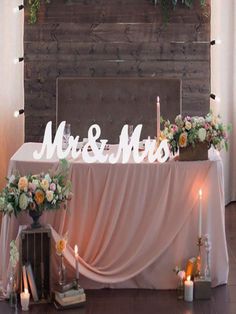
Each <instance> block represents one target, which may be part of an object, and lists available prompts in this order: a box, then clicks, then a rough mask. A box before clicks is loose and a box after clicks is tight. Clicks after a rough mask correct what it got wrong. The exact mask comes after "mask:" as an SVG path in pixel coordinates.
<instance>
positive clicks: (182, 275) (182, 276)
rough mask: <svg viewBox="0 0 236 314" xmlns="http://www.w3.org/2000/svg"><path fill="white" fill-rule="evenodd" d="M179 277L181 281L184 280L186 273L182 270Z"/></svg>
mask: <svg viewBox="0 0 236 314" xmlns="http://www.w3.org/2000/svg"><path fill="white" fill-rule="evenodd" d="M178 277H179V278H180V279H181V280H184V277H185V271H184V270H180V271H179V272H178Z"/></svg>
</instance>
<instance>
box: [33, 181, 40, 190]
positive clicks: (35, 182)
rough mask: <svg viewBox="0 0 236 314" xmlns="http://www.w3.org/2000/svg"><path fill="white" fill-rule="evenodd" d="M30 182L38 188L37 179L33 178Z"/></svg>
mask: <svg viewBox="0 0 236 314" xmlns="http://www.w3.org/2000/svg"><path fill="white" fill-rule="evenodd" d="M32 183H33V184H34V185H35V186H36V187H37V188H38V187H39V186H40V183H39V180H36V179H34V180H33V181H32Z"/></svg>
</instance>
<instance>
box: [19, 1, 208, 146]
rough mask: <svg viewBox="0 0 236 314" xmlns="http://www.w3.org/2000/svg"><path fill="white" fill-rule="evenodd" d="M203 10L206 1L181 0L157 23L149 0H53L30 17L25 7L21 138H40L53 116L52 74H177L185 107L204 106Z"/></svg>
mask: <svg viewBox="0 0 236 314" xmlns="http://www.w3.org/2000/svg"><path fill="white" fill-rule="evenodd" d="M197 2H198V1H197ZM207 3H208V4H209V3H210V1H208V2H207ZM206 13H208V16H206ZM209 14H210V8H209V5H207V6H206V8H205V9H202V8H201V7H200V6H199V4H198V3H196V4H195V5H194V7H193V8H192V9H187V8H186V7H184V6H182V5H179V7H178V9H177V10H176V11H175V12H171V13H170V20H169V23H168V24H163V21H162V15H161V12H160V8H159V7H156V8H155V7H154V6H153V4H152V3H151V1H150V0H68V1H65V0H52V1H51V4H49V5H47V4H45V3H43V4H42V6H41V9H40V12H39V19H38V23H37V24H35V25H29V24H28V10H27V8H26V10H25V33H24V49H25V140H26V141H41V140H42V138H43V132H44V127H45V125H46V123H47V122H48V121H49V120H52V121H53V123H55V117H56V110H55V109H56V79H57V78H58V77H158V78H159V77H160V78H162V77H163V78H179V79H181V80H182V87H183V92H182V97H183V114H204V113H206V112H207V111H208V110H209V94H210V45H209V41H210V17H209Z"/></svg>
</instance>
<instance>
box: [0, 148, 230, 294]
mask: <svg viewBox="0 0 236 314" xmlns="http://www.w3.org/2000/svg"><path fill="white" fill-rule="evenodd" d="M38 145H40V144H24V145H23V146H22V148H21V149H20V150H19V151H18V152H17V153H16V154H15V155H14V156H13V158H12V160H11V163H10V169H9V174H10V173H12V171H14V170H15V169H17V170H19V171H20V173H21V174H26V173H29V172H30V173H38V172H39V169H40V171H42V170H44V171H47V170H48V169H49V168H53V169H56V168H57V166H58V161H57V160H56V159H55V160H52V161H50V162H47V161H45V160H42V161H39V162H36V161H34V160H33V159H32V152H33V150H34V149H35V148H36V147H37V146H38ZM112 150H113V147H112V146H111V151H112ZM70 178H71V180H72V186H73V194H74V195H73V198H72V201H71V203H70V211H69V212H68V213H67V212H65V211H59V212H57V213H46V212H45V213H44V214H43V217H42V219H41V221H42V223H44V224H50V225H51V226H52V227H53V228H54V229H55V232H56V233H53V237H54V238H55V239H56V238H58V235H57V234H60V235H63V234H64V233H66V232H68V239H69V240H68V245H69V247H70V249H69V250H68V251H67V252H66V255H65V257H66V259H67V261H68V264H69V265H70V269H71V272H72V269H73V266H74V258H73V254H72V248H73V247H74V245H75V244H77V245H78V246H79V253H80V264H81V267H80V269H81V273H82V275H83V276H84V277H85V278H84V281H83V285H84V287H87V288H91V287H115V288H116V287H128V288H134V287H136V288H137V287H142V288H160V289H169V288H175V287H176V276H175V275H174V274H173V272H172V269H173V268H174V267H175V266H176V265H182V267H185V264H186V261H187V259H188V258H190V257H192V256H196V254H197V246H196V241H197V230H198V190H199V189H200V188H202V190H203V208H204V209H203V234H204V233H208V234H209V236H210V240H211V242H212V252H211V257H212V265H211V269H212V285H213V286H216V285H218V284H222V283H226V282H227V275H228V254H227V245H226V238H225V226H224V191H223V172H222V164H221V161H220V159H219V156H218V155H217V154H215V153H214V151H213V155H212V160H209V161H203V162H201V161H200V162H175V161H169V162H167V163H165V164H158V163H153V164H150V163H148V162H143V163H141V164H135V163H133V162H130V163H128V164H121V163H118V164H115V165H111V164H99V163H95V164H86V163H84V162H83V161H82V160H76V161H72V160H70ZM27 222H30V219H29V218H28V216H27V215H21V216H20V217H19V218H18V219H17V220H16V219H15V218H14V217H12V218H11V220H10V219H9V218H8V217H5V218H4V221H3V224H2V230H5V233H2V234H1V239H0V249H2V248H3V247H4V249H5V250H4V254H3V255H2V256H1V257H0V258H1V262H0V267H1V265H3V267H5V269H4V268H3V267H2V276H3V280H4V282H5V279H4V278H5V270H6V267H7V265H8V251H9V249H8V247H9V241H10V239H11V238H15V237H16V235H17V231H18V228H19V225H24V224H26V223H27ZM52 258H53V259H54V264H55V265H56V256H55V254H53V255H52ZM4 265H5V266H4ZM53 268H54V270H55V272H56V269H57V268H56V267H53Z"/></svg>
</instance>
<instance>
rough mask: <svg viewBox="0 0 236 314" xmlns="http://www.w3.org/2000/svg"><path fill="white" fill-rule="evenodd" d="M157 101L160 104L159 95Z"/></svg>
mask: <svg viewBox="0 0 236 314" xmlns="http://www.w3.org/2000/svg"><path fill="white" fill-rule="evenodd" d="M157 103H158V104H159V103H160V97H159V96H157Z"/></svg>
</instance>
